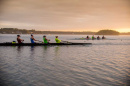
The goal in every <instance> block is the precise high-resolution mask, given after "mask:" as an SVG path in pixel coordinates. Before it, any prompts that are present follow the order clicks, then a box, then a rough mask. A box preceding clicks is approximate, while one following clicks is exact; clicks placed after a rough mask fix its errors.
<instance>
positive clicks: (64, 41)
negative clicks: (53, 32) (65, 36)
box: [61, 40, 71, 43]
mask: <svg viewBox="0 0 130 86" xmlns="http://www.w3.org/2000/svg"><path fill="white" fill-rule="evenodd" d="M64 42H65V43H71V42H68V41H63V40H61V43H64Z"/></svg>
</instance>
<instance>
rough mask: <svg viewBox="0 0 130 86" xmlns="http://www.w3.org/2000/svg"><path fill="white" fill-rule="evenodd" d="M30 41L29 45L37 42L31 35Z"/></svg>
mask: <svg viewBox="0 0 130 86" xmlns="http://www.w3.org/2000/svg"><path fill="white" fill-rule="evenodd" d="M30 41H31V43H35V42H34V41H38V40H36V39H35V38H34V37H33V35H31V38H30Z"/></svg>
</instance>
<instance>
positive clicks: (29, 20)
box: [0, 0, 130, 30]
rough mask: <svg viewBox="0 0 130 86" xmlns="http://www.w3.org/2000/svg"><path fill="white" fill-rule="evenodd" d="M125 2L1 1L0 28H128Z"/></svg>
mask: <svg viewBox="0 0 130 86" xmlns="http://www.w3.org/2000/svg"><path fill="white" fill-rule="evenodd" d="M129 3H130V1H129V0H4V1H2V6H1V8H2V9H0V12H1V14H0V26H1V27H18V28H26V29H31V28H35V29H42V30H70V29H72V30H74V29H75V30H90V29H93V30H96V29H100V28H108V29H113V28H130V25H129V22H130V11H129V8H130V5H129Z"/></svg>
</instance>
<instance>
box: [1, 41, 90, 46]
mask: <svg viewBox="0 0 130 86" xmlns="http://www.w3.org/2000/svg"><path fill="white" fill-rule="evenodd" d="M91 44H92V43H70V42H69V43H47V44H45V43H21V44H19V43H0V46H44V45H91Z"/></svg>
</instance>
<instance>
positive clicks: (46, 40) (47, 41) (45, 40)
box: [43, 35, 50, 43]
mask: <svg viewBox="0 0 130 86" xmlns="http://www.w3.org/2000/svg"><path fill="white" fill-rule="evenodd" d="M43 41H44V43H49V41H50V39H47V38H46V36H45V35H44V36H43Z"/></svg>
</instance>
